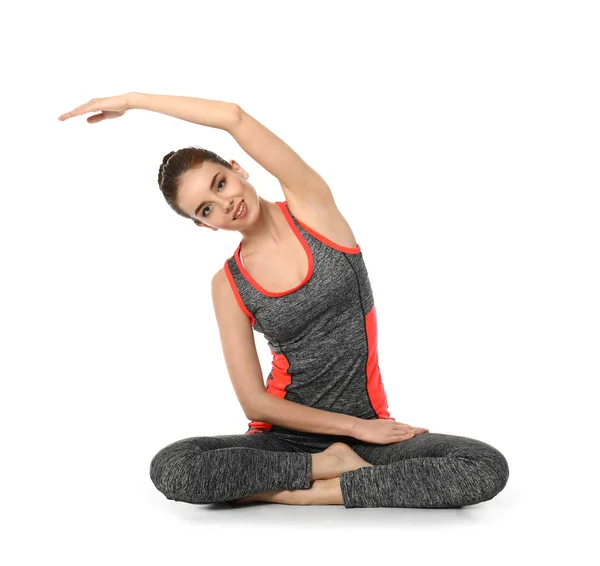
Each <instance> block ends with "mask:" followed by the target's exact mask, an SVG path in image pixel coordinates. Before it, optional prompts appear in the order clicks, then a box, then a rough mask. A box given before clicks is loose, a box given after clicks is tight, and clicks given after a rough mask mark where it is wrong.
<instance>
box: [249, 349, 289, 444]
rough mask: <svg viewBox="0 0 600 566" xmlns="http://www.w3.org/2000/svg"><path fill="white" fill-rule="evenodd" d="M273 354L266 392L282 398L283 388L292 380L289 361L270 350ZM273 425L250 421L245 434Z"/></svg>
mask: <svg viewBox="0 0 600 566" xmlns="http://www.w3.org/2000/svg"><path fill="white" fill-rule="evenodd" d="M271 354H273V364H272V369H271V375H272V376H273V377H272V378H271V377H269V379H267V389H266V392H267V393H268V394H269V395H273V396H274V397H279V398H280V399H283V398H284V397H285V394H286V393H287V392H286V390H285V388H286V387H287V386H288V385H289V384H290V383H291V382H292V375H291V374H289V373H288V371H287V370H288V368H289V367H290V363H289V361H288V359H287V358H286V357H285V356H284V355H283V354H276V353H275V352H273V350H271ZM272 426H273V425H272V424H271V423H266V422H263V421H251V422H250V424H249V428H248V430H247V431H246V434H255V433H257V432H263V431H265V430H269V429H270V428H271V427H272Z"/></svg>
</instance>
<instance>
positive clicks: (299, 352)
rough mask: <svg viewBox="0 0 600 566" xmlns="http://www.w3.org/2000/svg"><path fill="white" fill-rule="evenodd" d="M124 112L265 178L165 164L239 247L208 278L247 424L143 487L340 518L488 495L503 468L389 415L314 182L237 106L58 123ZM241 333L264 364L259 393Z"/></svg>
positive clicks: (327, 206)
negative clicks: (172, 127)
mask: <svg viewBox="0 0 600 566" xmlns="http://www.w3.org/2000/svg"><path fill="white" fill-rule="evenodd" d="M130 109H144V110H151V111H154V112H161V113H163V114H167V115H169V116H173V117H174V118H180V119H182V120H187V121H189V122H194V123H196V124H201V125H204V126H210V127H213V128H219V129H222V130H225V131H227V132H229V133H230V134H231V135H232V136H233V137H234V138H235V140H236V141H237V142H238V143H239V145H240V146H241V148H242V149H243V150H244V151H245V152H246V153H247V154H248V155H250V156H251V157H252V158H253V159H255V160H256V161H257V162H258V163H259V164H260V165H262V166H263V167H264V168H265V169H266V170H267V171H269V172H270V173H271V174H273V175H274V176H275V177H276V178H277V179H278V181H279V183H280V185H281V188H282V191H283V194H284V197H285V199H284V200H283V201H277V202H269V201H267V200H266V199H264V198H262V197H261V196H259V195H258V193H257V191H256V189H255V188H254V187H253V186H252V185H251V184H250V183H249V182H248V173H247V172H246V171H245V170H244V169H243V168H242V167H241V166H240V165H239V164H238V163H237V162H235V161H234V160H231V161H229V162H227V161H225V160H223V159H222V158H221V157H219V156H218V155H216V154H215V153H213V152H211V151H208V150H205V149H200V148H195V147H188V148H183V149H180V150H178V151H174V152H171V153H169V154H167V155H166V156H165V157H164V159H163V162H162V164H161V166H160V170H159V173H158V183H159V186H160V189H161V191H162V192H163V194H164V197H165V199H166V200H167V202H168V203H169V205H170V206H171V207H172V208H173V209H174V210H175V211H176V212H177V213H178V214H180V215H181V216H183V217H185V218H188V219H191V220H192V221H193V222H194V223H195V224H196V225H197V226H199V227H203V228H209V229H211V230H213V231H217V230H230V231H233V230H234V231H238V232H240V233H241V235H242V239H241V241H240V244H239V245H238V247H237V249H236V250H235V252H234V253H233V255H232V256H231V257H229V258H228V259H227V260H226V261H225V263H224V266H223V268H222V269H220V270H219V271H218V272H217V273H216V274H215V275H214V276H213V278H212V299H213V305H214V311H215V315H216V319H217V322H218V326H219V333H220V337H221V342H222V346H223V354H224V356H225V362H226V365H227V369H228V372H229V376H230V378H231V381H232V383H233V387H234V390H235V393H236V395H237V397H238V399H239V402H240V405H241V406H242V408H243V410H244V412H245V414H246V416H247V417H248V419H249V420H250V421H251V422H250V424H249V427H248V430H247V431H246V432H245V434H234V435H220V436H200V437H192V438H186V439H183V440H178V441H176V442H173V443H171V444H169V445H168V446H166V447H164V448H163V449H161V450H160V451H159V452H158V453H157V454H156V455H155V456H154V458H153V459H152V462H151V464H150V477H151V479H152V482H153V483H154V485H155V486H156V487H157V489H159V490H160V491H161V492H162V493H163V494H164V495H165V496H166V497H167V499H172V500H175V501H184V502H187V503H196V504H198V503H218V502H229V503H237V504H245V503H248V502H252V501H268V502H275V503H284V504H291V505H315V504H316V505H324V504H338V505H344V506H346V507H348V508H350V507H424V508H440V507H461V506H464V505H472V504H475V503H480V502H482V501H487V500H489V499H492V498H493V497H495V496H496V495H497V494H498V493H499V492H500V491H501V490H502V489H503V488H504V486H505V485H506V482H507V481H508V475H509V469H508V464H507V461H506V459H505V457H504V456H503V455H502V453H500V452H499V451H498V450H497V449H496V448H494V447H492V446H490V445H489V444H486V443H484V442H481V441H479V440H474V439H472V438H466V437H462V436H453V435H448V434H440V433H430V432H429V431H428V430H427V429H425V428H420V427H414V426H410V425H407V424H404V423H400V422H397V421H396V420H395V419H394V417H392V416H391V415H390V413H389V411H388V406H387V399H386V393H385V389H384V386H383V383H382V379H381V374H380V370H379V364H378V357H377V318H376V311H375V304H374V299H373V294H372V290H371V285H370V282H369V277H368V274H367V269H366V267H365V263H364V260H363V256H362V253H361V251H360V246H359V245H358V244H357V243H356V240H355V238H354V234H353V232H352V230H351V229H350V226H349V225H348V223H347V222H346V220H345V218H344V217H343V216H342V214H341V213H340V211H339V210H338V208H337V207H336V203H335V201H334V199H333V195H332V193H331V190H330V188H329V186H328V185H327V183H326V182H325V181H324V180H323V178H321V176H320V175H319V174H318V173H317V172H316V171H314V170H313V169H312V168H311V167H310V166H309V165H307V164H306V163H305V162H304V161H303V160H302V159H301V158H300V157H299V156H298V155H297V154H296V153H295V152H294V151H293V150H292V149H291V148H290V147H289V146H288V145H287V144H285V143H284V142H283V141H282V140H281V139H280V138H278V137H277V136H276V135H275V134H274V133H273V132H271V131H270V130H268V129H267V128H266V127H265V126H263V125H262V124H260V123H259V122H258V121H256V120H255V119H254V118H253V117H252V116H250V115H249V114H248V113H246V112H245V111H244V110H243V109H242V108H241V107H240V106H238V105H237V104H233V103H229V102H221V101H216V100H205V99H201V98H191V97H180V96H167V95H153V94H143V93H137V92H131V93H127V94H124V95H120V96H114V97H109V98H95V99H92V100H90V101H89V102H87V103H86V104H83V105H82V106H79V107H78V108H75V109H74V110H72V111H71V112H68V113H66V114H63V115H62V116H61V117H60V118H59V120H66V119H68V118H71V117H74V116H80V115H83V114H85V113H88V112H98V114H94V115H92V116H90V117H88V118H87V121H88V122H89V123H97V122H100V121H101V120H104V119H109V118H117V117H120V116H122V115H123V114H125V112H126V111H127V110H130ZM253 331H256V332H259V333H260V334H263V335H264V336H265V338H266V339H267V341H268V344H269V347H270V349H271V352H272V354H273V364H272V370H271V371H270V373H269V376H268V378H267V385H266V387H265V383H264V381H263V377H262V370H261V366H260V363H259V359H258V355H257V352H256V347H255V343H254V334H253Z"/></svg>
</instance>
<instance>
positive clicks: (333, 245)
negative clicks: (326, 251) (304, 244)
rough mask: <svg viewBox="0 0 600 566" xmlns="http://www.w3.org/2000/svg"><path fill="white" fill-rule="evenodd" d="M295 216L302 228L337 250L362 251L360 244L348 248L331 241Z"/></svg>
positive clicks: (349, 252) (350, 252) (351, 252)
mask: <svg viewBox="0 0 600 566" xmlns="http://www.w3.org/2000/svg"><path fill="white" fill-rule="evenodd" d="M277 204H279V203H277ZM283 204H284V205H285V204H287V200H286V201H284V203H283ZM294 218H295V219H296V221H297V222H298V224H300V226H302V228H304V229H305V230H306V231H307V232H308V233H309V234H310V235H311V236H314V237H315V238H316V239H317V240H321V242H323V243H324V244H327V245H328V246H329V247H331V248H333V249H335V250H337V251H338V252H344V253H347V254H358V253H360V246H359V245H358V244H356V247H355V248H348V247H346V246H342V245H341V244H336V243H335V242H333V241H331V240H330V239H329V238H327V237H325V236H323V234H319V233H318V232H317V231H316V230H315V229H313V228H311V227H310V226H307V225H306V224H304V222H302V220H300V219H299V218H298V217H297V216H296V215H294Z"/></svg>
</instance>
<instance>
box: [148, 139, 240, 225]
mask: <svg viewBox="0 0 600 566" xmlns="http://www.w3.org/2000/svg"><path fill="white" fill-rule="evenodd" d="M206 162H209V163H216V164H218V165H222V166H223V167H226V168H227V169H232V167H231V165H230V164H229V163H228V162H227V161H225V160H224V159H223V158H222V157H220V156H218V155H217V154H216V153H214V152H213V151H210V150H208V149H203V148H201V147H194V146H190V147H184V148H183V149H178V150H177V151H171V152H170V153H167V155H165V156H164V157H163V160H162V163H161V165H160V167H159V169H158V186H159V187H160V190H161V191H162V194H163V196H164V197H165V200H166V201H167V203H169V206H170V207H171V208H172V209H173V210H174V211H175V212H176V213H177V214H179V215H180V216H183V217H184V218H189V219H191V220H194V222H197V220H196V219H195V218H194V217H193V216H190V215H189V214H187V213H185V212H184V211H183V210H181V208H179V206H178V205H177V193H178V191H179V182H180V181H181V177H182V176H183V174H184V173H186V172H187V171H190V170H191V169H198V168H200V167H202V165H204V163H206Z"/></svg>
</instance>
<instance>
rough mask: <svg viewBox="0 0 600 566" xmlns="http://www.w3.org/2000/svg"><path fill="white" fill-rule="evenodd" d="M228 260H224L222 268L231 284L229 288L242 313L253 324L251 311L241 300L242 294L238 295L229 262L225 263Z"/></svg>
mask: <svg viewBox="0 0 600 566" xmlns="http://www.w3.org/2000/svg"><path fill="white" fill-rule="evenodd" d="M228 261H229V260H227V261H226V262H225V265H224V266H223V268H224V270H225V275H226V276H227V279H228V281H229V284H230V285H231V289H232V290H233V294H234V295H235V299H236V301H237V302H238V305H239V306H240V308H241V309H242V311H243V312H244V314H245V315H246V316H247V317H248V318H249V319H250V323H251V324H252V326H254V317H253V316H252V313H251V312H250V311H249V310H248V309H247V308H246V305H245V304H244V301H243V300H242V296H241V295H240V292H239V289H238V288H237V285H236V284H235V280H234V279H233V275H232V273H231V270H230V269H229V264H228V263H227V262H228Z"/></svg>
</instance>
